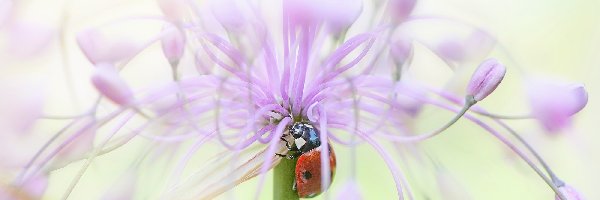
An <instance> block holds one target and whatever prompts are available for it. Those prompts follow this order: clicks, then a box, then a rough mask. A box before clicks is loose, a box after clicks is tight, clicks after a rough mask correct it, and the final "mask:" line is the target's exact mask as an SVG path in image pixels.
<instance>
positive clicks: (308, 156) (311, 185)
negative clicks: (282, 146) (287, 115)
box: [278, 122, 336, 198]
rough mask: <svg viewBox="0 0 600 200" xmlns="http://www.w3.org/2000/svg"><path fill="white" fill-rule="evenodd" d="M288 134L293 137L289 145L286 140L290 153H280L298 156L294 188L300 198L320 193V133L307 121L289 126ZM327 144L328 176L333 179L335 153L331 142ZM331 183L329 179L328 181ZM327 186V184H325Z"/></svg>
mask: <svg viewBox="0 0 600 200" xmlns="http://www.w3.org/2000/svg"><path fill="white" fill-rule="evenodd" d="M290 134H291V135H292V137H293V138H294V144H293V145H290V144H289V143H287V140H286V139H285V138H283V137H282V140H284V141H286V146H287V147H288V150H289V151H290V152H291V154H288V155H287V156H285V155H280V154H278V155H279V156H282V157H287V158H288V159H293V158H295V157H296V156H299V157H298V162H297V163H296V170H295V178H296V181H295V183H294V190H296V191H297V192H298V196H299V197H300V198H311V197H315V196H317V195H319V194H321V193H322V192H323V191H322V190H321V148H320V147H321V139H320V134H319V131H318V130H317V129H315V128H314V126H313V125H311V124H310V123H307V122H295V123H294V124H293V125H292V126H291V127H290ZM327 145H329V166H330V173H331V174H330V177H331V180H333V176H334V174H335V167H336V161H335V153H334V152H333V148H331V144H327ZM330 184H331V181H330ZM327 187H329V186H327Z"/></svg>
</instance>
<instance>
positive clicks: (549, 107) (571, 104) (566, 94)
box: [528, 79, 587, 133]
mask: <svg viewBox="0 0 600 200" xmlns="http://www.w3.org/2000/svg"><path fill="white" fill-rule="evenodd" d="M528 92H529V101H530V104H531V112H532V115H533V116H534V117H535V118H536V119H537V120H538V121H539V122H540V123H541V124H542V126H543V127H544V128H545V129H546V130H547V131H548V132H551V133H554V132H558V131H560V130H562V129H563V128H565V127H567V126H569V125H570V124H571V116H572V115H573V114H575V113H577V112H579V111H580V110H581V109H583V108H584V107H585V106H586V104H587V92H586V91H585V88H584V87H583V86H582V85H569V84H566V83H563V82H561V81H557V80H546V79H534V80H531V81H530V82H529V85H528Z"/></svg>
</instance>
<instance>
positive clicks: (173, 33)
mask: <svg viewBox="0 0 600 200" xmlns="http://www.w3.org/2000/svg"><path fill="white" fill-rule="evenodd" d="M167 31H169V32H168V34H166V35H165V36H163V38H162V39H161V45H162V50H163V54H164V55H165V57H166V58H167V60H169V63H171V64H173V63H178V62H179V59H181V57H182V56H183V52H184V50H185V35H184V33H183V32H182V31H181V30H180V29H176V28H173V29H170V30H167Z"/></svg>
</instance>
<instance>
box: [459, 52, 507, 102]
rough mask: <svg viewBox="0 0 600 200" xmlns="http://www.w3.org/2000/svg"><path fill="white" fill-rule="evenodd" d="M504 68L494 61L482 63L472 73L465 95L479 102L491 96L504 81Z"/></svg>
mask: <svg viewBox="0 0 600 200" xmlns="http://www.w3.org/2000/svg"><path fill="white" fill-rule="evenodd" d="M504 74H506V68H505V67H504V65H502V64H501V63H500V62H498V61H497V60H496V59H493V58H491V59H487V60H485V61H483V62H482V63H481V64H480V65H479V67H477V69H476V70H475V73H473V76H472V77H471V80H470V81H469V84H468V85H467V95H470V96H473V99H475V101H481V100H483V99H484V98H485V97H487V96H488V95H489V94H491V93H492V92H493V91H494V90H495V89H496V87H498V85H499V84H500V82H502V79H504Z"/></svg>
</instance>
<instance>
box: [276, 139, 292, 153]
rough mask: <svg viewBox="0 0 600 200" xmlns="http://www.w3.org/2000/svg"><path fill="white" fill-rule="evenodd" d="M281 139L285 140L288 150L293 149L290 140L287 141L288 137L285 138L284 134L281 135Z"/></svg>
mask: <svg viewBox="0 0 600 200" xmlns="http://www.w3.org/2000/svg"><path fill="white" fill-rule="evenodd" d="M279 139H281V140H282V141H284V142H285V147H287V149H288V150H292V145H290V142H289V141H287V139H285V138H284V136H281V138H279Z"/></svg>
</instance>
